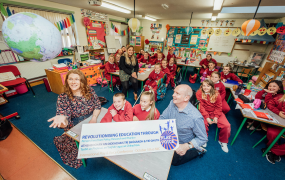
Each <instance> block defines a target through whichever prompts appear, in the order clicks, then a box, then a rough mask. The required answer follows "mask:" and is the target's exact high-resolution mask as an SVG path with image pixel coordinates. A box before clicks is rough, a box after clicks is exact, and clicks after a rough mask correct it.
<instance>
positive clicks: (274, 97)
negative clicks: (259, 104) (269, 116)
mask: <svg viewBox="0 0 285 180" xmlns="http://www.w3.org/2000/svg"><path fill="white" fill-rule="evenodd" d="M282 96H283V94H282V93H279V94H275V95H272V94H271V93H267V94H266V96H265V97H264V102H265V103H266V104H267V106H268V104H269V102H270V101H271V100H273V102H277V101H278V100H279V99H280V98H281V97H282ZM271 103H272V102H271ZM274 105H275V104H274Z"/></svg>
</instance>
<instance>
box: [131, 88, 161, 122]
mask: <svg viewBox="0 0 285 180" xmlns="http://www.w3.org/2000/svg"><path fill="white" fill-rule="evenodd" d="M154 95H155V94H154V92H152V91H151V92H149V91H145V92H143V93H142V95H141V98H140V103H139V104H137V105H135V106H134V107H133V111H134V117H133V120H134V121H145V120H157V119H158V118H159V116H160V113H159V111H158V110H157V109H156V107H155V97H154Z"/></svg>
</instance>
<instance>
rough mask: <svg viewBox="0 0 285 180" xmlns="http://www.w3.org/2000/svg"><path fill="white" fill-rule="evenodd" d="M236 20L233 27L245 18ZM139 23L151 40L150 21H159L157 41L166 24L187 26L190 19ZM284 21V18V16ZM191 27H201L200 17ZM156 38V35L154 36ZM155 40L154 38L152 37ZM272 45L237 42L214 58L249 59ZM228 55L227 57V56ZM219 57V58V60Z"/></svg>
mask: <svg viewBox="0 0 285 180" xmlns="http://www.w3.org/2000/svg"><path fill="white" fill-rule="evenodd" d="M234 20H236V22H235V25H234V27H241V25H242V24H243V23H244V22H245V21H246V20H247V19H234ZM140 21H141V24H142V26H143V36H144V38H145V39H148V40H150V41H151V36H152V33H151V31H150V26H151V24H152V23H159V24H162V29H161V30H160V33H159V41H163V40H165V39H166V27H165V26H166V25H167V24H169V26H188V25H189V22H190V20H189V19H183V20H158V21H156V22H154V21H149V20H140ZM284 21H285V18H284ZM265 22H266V23H274V22H276V19H265ZM191 26H192V27H202V26H201V19H192V21H191ZM155 38H156V36H155ZM154 40H155V41H156V39H154ZM272 46H273V45H266V44H256V43H252V44H238V43H236V44H235V46H234V50H233V51H232V54H231V55H230V56H228V55H227V54H224V53H222V54H221V56H220V57H219V56H218V55H216V56H215V57H216V59H217V61H218V62H221V63H224V64H225V63H228V61H232V60H233V59H234V58H235V57H237V58H238V60H239V61H244V60H248V61H250V57H251V55H252V53H253V52H265V53H267V54H268V53H269V52H270V50H271V48H272ZM163 52H164V54H165V55H167V50H165V49H164V51H163ZM227 57H229V58H227ZM266 57H267V55H266V56H265V58H264V61H263V63H262V66H263V65H264V64H265V62H266V60H265V59H266ZM219 59H220V60H219Z"/></svg>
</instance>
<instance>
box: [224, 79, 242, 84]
mask: <svg viewBox="0 0 285 180" xmlns="http://www.w3.org/2000/svg"><path fill="white" fill-rule="evenodd" d="M226 83H228V84H234V85H239V83H238V81H234V80H227V81H226Z"/></svg>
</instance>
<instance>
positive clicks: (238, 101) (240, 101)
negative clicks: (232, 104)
mask: <svg viewBox="0 0 285 180" xmlns="http://www.w3.org/2000/svg"><path fill="white" fill-rule="evenodd" d="M235 101H236V102H237V103H239V104H243V101H242V100H241V99H240V98H236V99H235Z"/></svg>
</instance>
